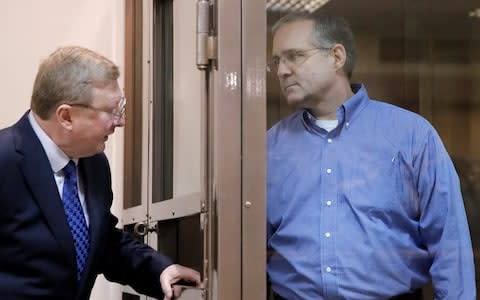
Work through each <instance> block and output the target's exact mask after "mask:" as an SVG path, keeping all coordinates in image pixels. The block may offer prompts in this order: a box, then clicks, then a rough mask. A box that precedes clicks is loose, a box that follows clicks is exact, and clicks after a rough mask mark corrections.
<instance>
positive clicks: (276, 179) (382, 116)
mask: <svg viewBox="0 0 480 300" xmlns="http://www.w3.org/2000/svg"><path fill="white" fill-rule="evenodd" d="M273 32H274V37H273V50H272V55H273V57H272V61H271V63H270V64H269V68H270V71H273V72H276V74H277V76H278V79H279V81H280V86H281V88H282V91H283V93H284V94H285V97H286V99H287V102H288V103H289V104H290V105H292V106H294V107H297V108H299V110H298V111H297V112H295V113H293V114H291V115H289V116H287V117H286V118H284V119H283V120H281V121H280V122H278V123H277V124H276V125H275V126H273V127H272V128H271V129H270V130H269V131H268V216H267V223H268V224H267V226H268V227H267V232H268V236H267V244H268V250H269V258H268V266H267V270H268V277H269V280H270V283H271V287H272V289H273V292H274V294H275V297H276V299H289V300H294V299H302V300H303V299H362V300H363V299H390V298H393V299H421V297H422V295H421V288H422V287H424V286H425V285H426V284H427V283H429V282H430V281H431V282H432V284H433V288H434V293H435V299H456V300H458V299H461V300H474V299H476V296H475V295H476V291H475V290H476V289H475V275H474V265H473V255H472V247H471V241H470V235H469V229H468V225H467V220H466V216H465V209H464V206H463V200H462V195H461V192H460V185H459V179H458V176H457V174H456V172H455V169H454V167H453V164H452V162H451V160H450V158H449V155H448V153H447V151H446V150H445V148H444V146H443V144H442V142H441V140H440V137H439V136H438V134H437V132H436V131H435V129H434V128H433V127H432V126H431V125H430V124H429V122H428V121H426V120H425V119H424V118H422V117H421V116H419V115H417V114H415V113H412V112H409V111H406V110H404V109H401V108H399V107H395V106H393V105H390V104H386V103H382V102H378V101H375V100H372V99H370V98H369V96H368V94H367V90H366V88H365V87H364V86H363V85H358V84H351V83H350V77H351V74H352V70H353V67H354V61H355V50H354V42H353V34H352V31H351V29H350V27H349V25H348V24H347V23H346V22H345V21H344V20H343V19H342V18H338V17H335V16H329V15H288V16H286V17H284V18H282V19H281V20H279V21H278V22H277V24H276V25H275V26H274V28H273Z"/></svg>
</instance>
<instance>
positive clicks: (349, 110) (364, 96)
mask: <svg viewBox="0 0 480 300" xmlns="http://www.w3.org/2000/svg"><path fill="white" fill-rule="evenodd" d="M351 88H352V91H353V96H352V97H350V98H349V99H348V100H347V101H345V102H343V104H342V105H341V106H340V107H339V108H338V109H337V116H338V115H339V110H341V111H342V112H341V115H342V118H344V121H345V123H346V124H347V123H348V124H351V123H352V121H354V119H355V118H356V117H357V116H358V114H359V113H360V112H361V111H362V110H363V109H364V108H365V106H367V104H368V101H369V100H370V98H369V97H368V93H367V89H366V88H365V86H364V85H363V84H352V85H351ZM339 121H340V119H339Z"/></svg>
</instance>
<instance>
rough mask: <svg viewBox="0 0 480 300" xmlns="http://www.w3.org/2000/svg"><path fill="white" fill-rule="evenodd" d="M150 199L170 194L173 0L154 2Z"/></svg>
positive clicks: (162, 198)
mask: <svg viewBox="0 0 480 300" xmlns="http://www.w3.org/2000/svg"><path fill="white" fill-rule="evenodd" d="M153 17H154V22H153V23H154V29H153V31H154V34H153V39H154V47H153V51H154V54H155V58H154V62H155V64H154V67H153V82H154V85H153V99H154V102H153V130H154V134H153V166H152V167H153V170H152V172H153V184H152V189H153V191H152V194H153V202H159V201H163V200H167V199H170V198H172V197H173V121H174V113H173V1H171V0H170V1H155V2H154V16H153Z"/></svg>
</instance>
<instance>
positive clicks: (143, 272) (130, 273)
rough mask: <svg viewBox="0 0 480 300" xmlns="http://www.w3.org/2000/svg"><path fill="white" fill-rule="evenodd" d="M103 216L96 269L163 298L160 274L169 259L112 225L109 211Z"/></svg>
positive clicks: (108, 172)
mask: <svg viewBox="0 0 480 300" xmlns="http://www.w3.org/2000/svg"><path fill="white" fill-rule="evenodd" d="M100 157H102V158H103V159H102V160H103V161H104V164H105V165H106V168H105V169H106V170H107V174H106V176H105V178H106V181H107V182H106V184H105V186H106V187H108V191H107V193H108V196H107V200H108V210H109V211H110V207H111V204H112V201H113V194H112V190H111V175H110V168H109V165H108V161H107V159H106V157H105V156H104V155H101V156H100ZM97 166H98V164H97ZM106 216H107V218H108V221H107V222H106V223H104V224H106V226H107V232H106V234H105V241H103V245H105V246H104V247H105V249H102V250H101V251H102V252H103V253H104V255H102V257H101V261H100V272H101V273H103V274H104V276H105V278H107V279H108V280H110V281H114V282H117V283H120V284H124V285H129V286H131V287H132V288H133V289H134V290H136V291H137V292H139V293H141V294H145V295H148V296H150V297H155V298H158V299H163V293H162V289H161V285H160V274H161V272H162V271H163V270H164V269H165V268H166V267H168V266H169V265H171V264H172V261H171V260H170V259H169V258H167V257H166V256H163V255H161V254H160V253H159V252H157V251H155V250H154V249H152V248H151V247H149V246H148V245H146V244H144V243H143V242H142V241H140V240H138V239H136V238H134V237H133V236H132V235H130V234H129V233H127V232H125V231H123V230H121V229H118V228H116V225H117V223H118V219H117V218H116V217H115V216H114V215H112V214H111V213H110V212H108V213H107V215H106Z"/></svg>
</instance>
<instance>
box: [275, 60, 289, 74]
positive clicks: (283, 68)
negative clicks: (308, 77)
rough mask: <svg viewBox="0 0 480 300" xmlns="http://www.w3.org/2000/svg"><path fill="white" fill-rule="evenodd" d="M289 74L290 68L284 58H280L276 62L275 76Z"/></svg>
mask: <svg viewBox="0 0 480 300" xmlns="http://www.w3.org/2000/svg"><path fill="white" fill-rule="evenodd" d="M290 73H292V69H291V68H290V66H289V64H288V62H287V61H286V60H285V59H284V58H281V59H280V61H279V62H278V69H277V76H278V77H281V76H285V75H288V74H290Z"/></svg>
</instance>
